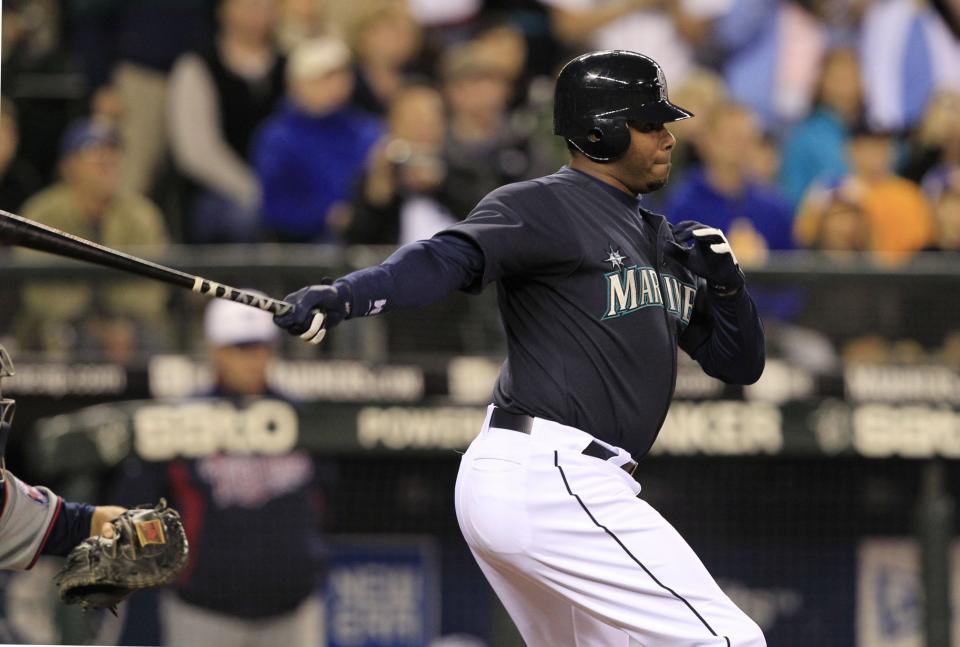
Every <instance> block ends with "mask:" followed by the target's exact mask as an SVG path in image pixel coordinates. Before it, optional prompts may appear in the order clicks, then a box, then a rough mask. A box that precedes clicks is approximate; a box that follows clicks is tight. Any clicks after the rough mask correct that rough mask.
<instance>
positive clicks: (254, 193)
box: [168, 0, 285, 243]
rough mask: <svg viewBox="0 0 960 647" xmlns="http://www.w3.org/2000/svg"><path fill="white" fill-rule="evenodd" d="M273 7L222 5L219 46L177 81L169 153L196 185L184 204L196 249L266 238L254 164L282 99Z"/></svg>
mask: <svg viewBox="0 0 960 647" xmlns="http://www.w3.org/2000/svg"><path fill="white" fill-rule="evenodd" d="M274 3H275V0H220V4H219V7H218V10H217V18H218V22H219V32H218V35H217V38H216V41H215V42H214V43H213V44H212V46H211V47H209V48H207V49H206V50H205V51H202V52H198V53H190V54H185V55H183V56H182V57H180V58H179V59H178V60H177V62H176V64H175V65H174V68H173V72H172V73H171V76H170V92H169V105H168V118H169V130H170V146H171V149H172V151H173V158H174V161H175V163H176V166H177V169H178V170H179V172H180V173H181V174H182V175H183V176H184V177H186V178H187V179H188V180H189V181H190V182H191V183H192V184H193V186H192V187H191V190H189V191H187V192H186V193H187V195H186V196H185V201H186V203H187V204H186V211H187V219H188V223H187V225H186V227H185V229H186V230H187V231H186V234H185V236H186V238H187V240H188V241H190V242H199V243H217V242H251V241H256V240H258V239H259V238H260V236H261V233H260V230H259V224H260V214H259V211H258V206H259V204H260V197H261V190H260V184H259V182H258V181H257V177H256V174H255V172H254V169H253V167H252V166H251V165H250V163H249V162H248V158H249V155H250V145H251V142H252V140H253V136H254V133H255V132H256V130H257V128H258V127H259V126H260V125H261V123H262V122H263V121H264V120H265V119H266V118H267V117H269V116H270V114H271V113H272V112H273V111H274V109H275V108H276V106H277V105H278V103H279V101H280V99H281V98H282V96H283V69H284V64H285V61H284V59H283V58H282V57H281V56H280V55H279V54H278V52H277V50H276V48H275V47H274V45H273V40H272V39H273V29H274V24H275V18H276V12H275V6H274Z"/></svg>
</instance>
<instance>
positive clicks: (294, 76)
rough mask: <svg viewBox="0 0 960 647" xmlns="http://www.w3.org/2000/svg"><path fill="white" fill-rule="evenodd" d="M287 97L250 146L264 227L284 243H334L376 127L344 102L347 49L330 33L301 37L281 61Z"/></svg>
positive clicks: (349, 85)
mask: <svg viewBox="0 0 960 647" xmlns="http://www.w3.org/2000/svg"><path fill="white" fill-rule="evenodd" d="M287 84H288V91H287V102H286V103H285V104H284V105H283V106H282V107H281V108H280V110H279V111H278V112H277V113H276V114H275V115H274V116H272V117H271V118H270V119H269V120H268V121H267V122H266V124H265V125H264V127H263V130H262V131H261V132H260V134H259V136H258V137H257V140H256V142H255V147H254V163H255V165H256V171H257V175H258V177H259V180H260V182H261V184H262V186H263V206H262V211H263V226H264V229H265V230H266V231H267V232H269V234H270V235H271V236H272V237H274V238H276V239H277V240H280V241H283V242H328V243H329V242H336V241H337V240H338V238H339V236H340V234H341V231H342V229H343V227H344V226H345V225H346V218H347V212H346V209H347V201H348V199H349V197H350V190H351V187H352V185H353V183H354V182H356V181H357V179H358V178H359V177H360V175H361V174H362V172H363V169H364V167H365V165H366V163H367V159H368V157H369V154H370V151H371V149H372V148H373V146H374V144H376V142H377V140H378V139H379V138H380V135H381V132H382V128H381V125H380V123H379V122H378V121H377V120H376V119H375V118H374V117H373V116H371V115H369V114H367V113H365V112H362V111H360V110H358V109H356V108H354V107H352V106H351V105H350V104H349V100H350V93H351V91H352V89H353V72H352V71H351V69H350V51H349V50H348V49H347V46H346V45H345V44H344V43H342V42H341V41H339V40H336V39H333V38H323V39H317V40H312V41H307V42H304V43H301V44H300V45H299V46H298V47H297V49H296V50H294V52H293V54H292V55H291V56H290V61H289V64H288V66H287Z"/></svg>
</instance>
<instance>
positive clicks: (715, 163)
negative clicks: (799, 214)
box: [665, 103, 793, 264]
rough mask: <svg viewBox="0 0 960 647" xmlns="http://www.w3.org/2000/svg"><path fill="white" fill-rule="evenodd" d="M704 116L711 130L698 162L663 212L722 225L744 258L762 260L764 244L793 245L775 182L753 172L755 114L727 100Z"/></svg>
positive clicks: (756, 132) (757, 138)
mask: <svg viewBox="0 0 960 647" xmlns="http://www.w3.org/2000/svg"><path fill="white" fill-rule="evenodd" d="M708 119H709V122H708V123H707V124H704V125H705V131H706V132H709V133H710V136H709V137H703V138H701V139H700V141H699V142H698V150H699V153H700V157H701V159H702V164H701V165H700V166H698V167H694V168H692V169H691V170H690V172H689V173H687V175H686V176H685V177H684V178H683V180H681V182H680V184H679V185H678V186H677V188H676V189H675V190H674V192H673V193H672V194H671V196H670V200H669V201H668V202H667V205H666V209H665V211H666V215H667V217H668V218H669V219H670V221H671V222H675V223H676V222H680V221H683V220H700V221H702V222H705V223H707V224H709V225H712V226H714V227H717V228H719V229H722V230H723V231H724V232H725V233H726V234H727V237H728V238H729V239H730V244H731V246H733V247H734V249H736V250H737V256H738V257H740V260H741V262H743V263H745V264H750V262H751V261H754V262H762V260H763V259H764V258H765V256H766V251H767V250H768V249H791V248H792V247H793V243H792V235H791V220H792V217H791V213H790V209H789V208H788V206H787V204H786V202H785V201H784V199H783V197H782V196H781V195H780V193H779V191H778V190H777V188H776V187H774V186H772V185H770V184H768V183H764V182H762V181H760V180H758V179H757V178H756V177H755V175H754V173H753V168H754V166H755V164H754V157H753V155H754V153H755V151H756V150H757V149H758V148H759V147H760V145H761V131H760V127H759V124H758V122H757V118H756V116H755V115H754V114H753V112H752V111H751V110H750V109H749V108H747V107H746V106H743V105H740V104H736V103H727V104H724V105H721V106H718V107H717V108H716V109H715V110H714V111H713V112H712V113H711V114H710V116H709V117H708ZM735 239H736V240H735Z"/></svg>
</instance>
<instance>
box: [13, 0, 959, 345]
mask: <svg viewBox="0 0 960 647" xmlns="http://www.w3.org/2000/svg"><path fill="white" fill-rule="evenodd" d="M951 6H952V7H953V8H952V9H951ZM956 11H957V9H956V6H955V4H954V5H951V3H949V2H942V1H939V0H938V1H934V0H779V1H777V0H516V1H509V0H486V1H485V0H408V1H405V0H354V1H353V2H349V3H347V2H334V1H333V0H176V1H170V2H163V3H158V2H152V1H151V0H97V1H96V2H90V1H81V0H67V1H65V2H57V1H55V0H7V1H6V2H4V3H3V50H2V54H3V61H2V79H3V87H2V91H3V95H4V98H3V100H2V106H0V207H2V208H4V209H7V210H10V211H15V212H17V213H20V214H22V215H24V216H25V217H28V218H32V219H36V220H38V221H41V222H44V223H47V224H50V225H52V226H55V227H58V228H61V229H65V230H67V231H71V232H73V233H77V234H79V235H81V236H84V237H88V238H92V239H95V240H98V241H100V242H102V243H104V244H107V245H110V246H117V247H121V248H123V247H132V246H145V245H146V246H154V247H155V248H158V249H160V248H162V246H163V245H166V244H168V243H170V242H177V243H187V244H219V243H244V244H256V243H262V242H282V243H324V244H333V245H349V244H383V245H400V244H403V243H405V242H408V241H412V240H417V239H420V238H424V237H429V236H430V235H432V234H433V233H435V232H436V231H438V230H440V229H442V228H443V227H445V226H447V225H448V224H450V223H452V222H455V221H457V220H459V219H462V218H463V217H465V216H466V215H467V213H468V212H469V210H470V209H471V207H472V206H473V205H474V204H475V203H476V201H477V200H478V199H479V198H481V197H482V196H483V195H484V194H486V193H487V192H489V191H490V190H492V189H494V188H496V187H497V186H500V185H502V184H504V183H508V182H513V181H517V180H522V179H526V178H530V177H535V176H538V175H543V174H547V173H551V172H553V171H554V170H556V169H557V168H558V167H559V166H560V165H562V164H564V163H565V162H566V150H565V147H564V145H563V142H562V141H560V140H559V139H558V138H556V137H554V136H553V135H552V132H551V127H552V122H551V110H552V93H553V79H554V78H555V75H556V72H557V71H558V69H559V66H560V65H562V64H563V63H564V62H565V61H567V60H569V59H570V58H572V57H573V56H575V55H577V54H579V53H582V52H584V51H589V50H593V49H614V48H621V49H630V50H634V51H639V52H641V53H645V54H648V55H650V56H651V57H652V58H654V59H655V60H657V61H658V62H659V63H661V64H662V66H663V68H664V70H665V74H666V78H667V82H668V85H669V89H670V97H671V100H672V101H673V102H675V103H677V104H678V105H681V106H683V107H685V108H688V109H690V110H691V111H692V112H694V113H695V114H696V118H695V119H691V120H688V121H681V122H677V123H676V124H671V125H670V127H671V129H672V130H674V132H675V134H676V136H677V138H678V144H677V146H676V148H675V150H674V155H673V158H674V167H673V174H672V178H671V181H670V184H669V185H668V187H667V188H666V189H665V190H663V191H661V192H660V193H658V194H653V195H650V196H647V197H645V198H644V200H645V202H646V204H647V206H648V207H649V208H651V209H653V210H656V211H660V212H662V213H664V214H665V215H666V216H667V217H668V218H669V219H670V220H672V221H674V222H676V221H680V220H684V219H691V218H692V219H696V220H701V221H705V222H708V223H710V224H713V225H715V226H718V227H721V228H723V229H724V230H725V231H726V233H727V235H728V237H729V238H730V240H731V243H732V244H733V247H734V248H735V249H736V251H737V255H738V257H739V259H740V260H741V262H742V264H743V265H745V266H748V267H749V266H756V265H758V264H762V263H763V262H764V261H765V260H766V258H767V256H768V252H769V251H771V250H789V249H795V248H807V249H812V250H817V252H818V253H820V254H822V256H823V260H824V262H825V263H845V262H847V261H848V259H850V258H863V257H864V256H866V257H869V258H871V259H873V260H874V261H876V262H878V263H882V264H886V265H893V266H896V265H899V264H902V263H905V262H907V261H909V259H910V258H911V257H912V256H913V255H914V254H915V253H916V252H918V251H921V250H928V251H934V250H935V251H941V252H954V253H955V252H958V251H960V15H957V13H956ZM852 252H853V253H862V254H852ZM167 299H168V294H167V293H166V291H165V290H164V289H162V288H160V287H158V286H153V288H152V289H137V290H136V291H133V290H129V289H124V286H122V285H118V286H113V287H111V288H110V289H109V290H107V289H105V290H103V291H102V293H96V292H95V291H92V290H91V289H90V288H82V289H78V288H77V287H76V286H73V285H70V284H69V283H63V284H60V285H58V284H49V283H45V284H37V285H29V286H27V287H26V288H25V290H24V292H23V294H22V299H21V304H20V308H19V313H18V318H17V322H16V328H17V331H18V333H17V337H18V339H19V340H21V344H22V345H23V346H25V347H27V348H32V347H41V348H45V349H48V350H49V349H51V348H52V349H56V348H58V347H59V346H65V345H69V343H70V341H69V340H70V339H73V338H74V337H77V336H78V335H79V336H82V337H84V338H85V339H90V340H99V341H97V343H99V345H100V347H101V350H102V352H103V353H105V354H106V355H107V356H108V357H113V358H116V359H117V360H118V361H122V360H123V358H124V357H128V356H129V354H130V352H131V351H130V349H131V348H132V347H133V346H135V345H137V344H139V345H140V346H144V345H146V347H148V348H149V347H150V345H151V344H155V345H160V346H162V343H163V341H162V339H163V337H164V335H166V334H167V331H165V330H164V327H163V325H157V323H156V322H159V321H161V320H162V316H161V315H162V313H163V310H164V308H165V303H166V300H167ZM93 304H95V305H96V310H97V312H98V313H100V316H98V317H95V318H92V319H91V318H88V319H85V320H84V323H83V325H82V326H79V327H78V324H77V323H76V320H77V316H78V313H80V312H83V311H86V310H89V309H90V308H91V307H92V305H93ZM65 322H69V323H70V334H69V335H67V334H66V333H65V332H64V325H65ZM138 322H150V325H149V326H140V325H138ZM144 331H146V332H144ZM65 335H66V337H65Z"/></svg>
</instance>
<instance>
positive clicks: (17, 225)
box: [0, 210, 324, 329]
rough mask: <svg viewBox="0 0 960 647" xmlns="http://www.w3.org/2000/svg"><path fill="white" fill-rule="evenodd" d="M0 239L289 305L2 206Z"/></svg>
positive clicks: (318, 318) (265, 306) (238, 297)
mask: <svg viewBox="0 0 960 647" xmlns="http://www.w3.org/2000/svg"><path fill="white" fill-rule="evenodd" d="M0 243H3V244H5V245H17V246H19V247H27V248H29V249H36V250H39V251H43V252H49V253H50V254H55V255H57V256H65V257H67V258H73V259H75V260H78V261H86V262H88V263H93V264H95V265H103V266H105V267H112V268H113V269H117V270H120V271H122V272H128V273H130V274H137V275H139V276H144V277H146V278H149V279H153V280H155V281H162V282H164V283H170V284H171V285H176V286H179V287H182V288H187V289H189V290H192V291H194V292H197V293H199V294H203V295H206V296H209V297H217V298H220V299H230V300H231V301H236V302H237V303H242V304H244V305H248V306H251V307H254V308H260V309H261V310H266V311H267V312H270V313H272V314H274V315H284V314H287V313H288V312H290V311H291V310H292V309H293V305H291V304H289V303H287V302H286V301H280V300H278V299H272V298H270V297H268V296H264V295H262V294H257V293H255V292H250V291H248V290H240V289H237V288H233V287H230V286H229V285H223V284H222V283H217V282H216V281H211V280H209V279H205V278H203V277H201V276H194V275H192V274H187V273H186V272H181V271H180V270H175V269H173V268H171V267H166V266H164V265H160V264H159V263H154V262H152V261H148V260H144V259H142V258H137V257H136V256H132V255H130V254H125V253H123V252H120V251H117V250H115V249H111V248H109V247H105V246H104V245H99V244H97V243H94V242H92V241H89V240H86V239H84V238H80V237H79V236H74V235H73V234H68V233H66V232H63V231H60V230H59V229H54V228H53V227H48V226H46V225H41V224H40V223H38V222H34V221H33V220H29V219H27V218H23V217H21V216H17V215H15V214H12V213H9V212H6V211H2V210H0ZM323 318H324V315H323V314H322V313H320V312H316V313H315V314H314V321H313V323H312V325H311V328H314V327H316V328H317V329H320V328H321V327H322V325H323Z"/></svg>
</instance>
